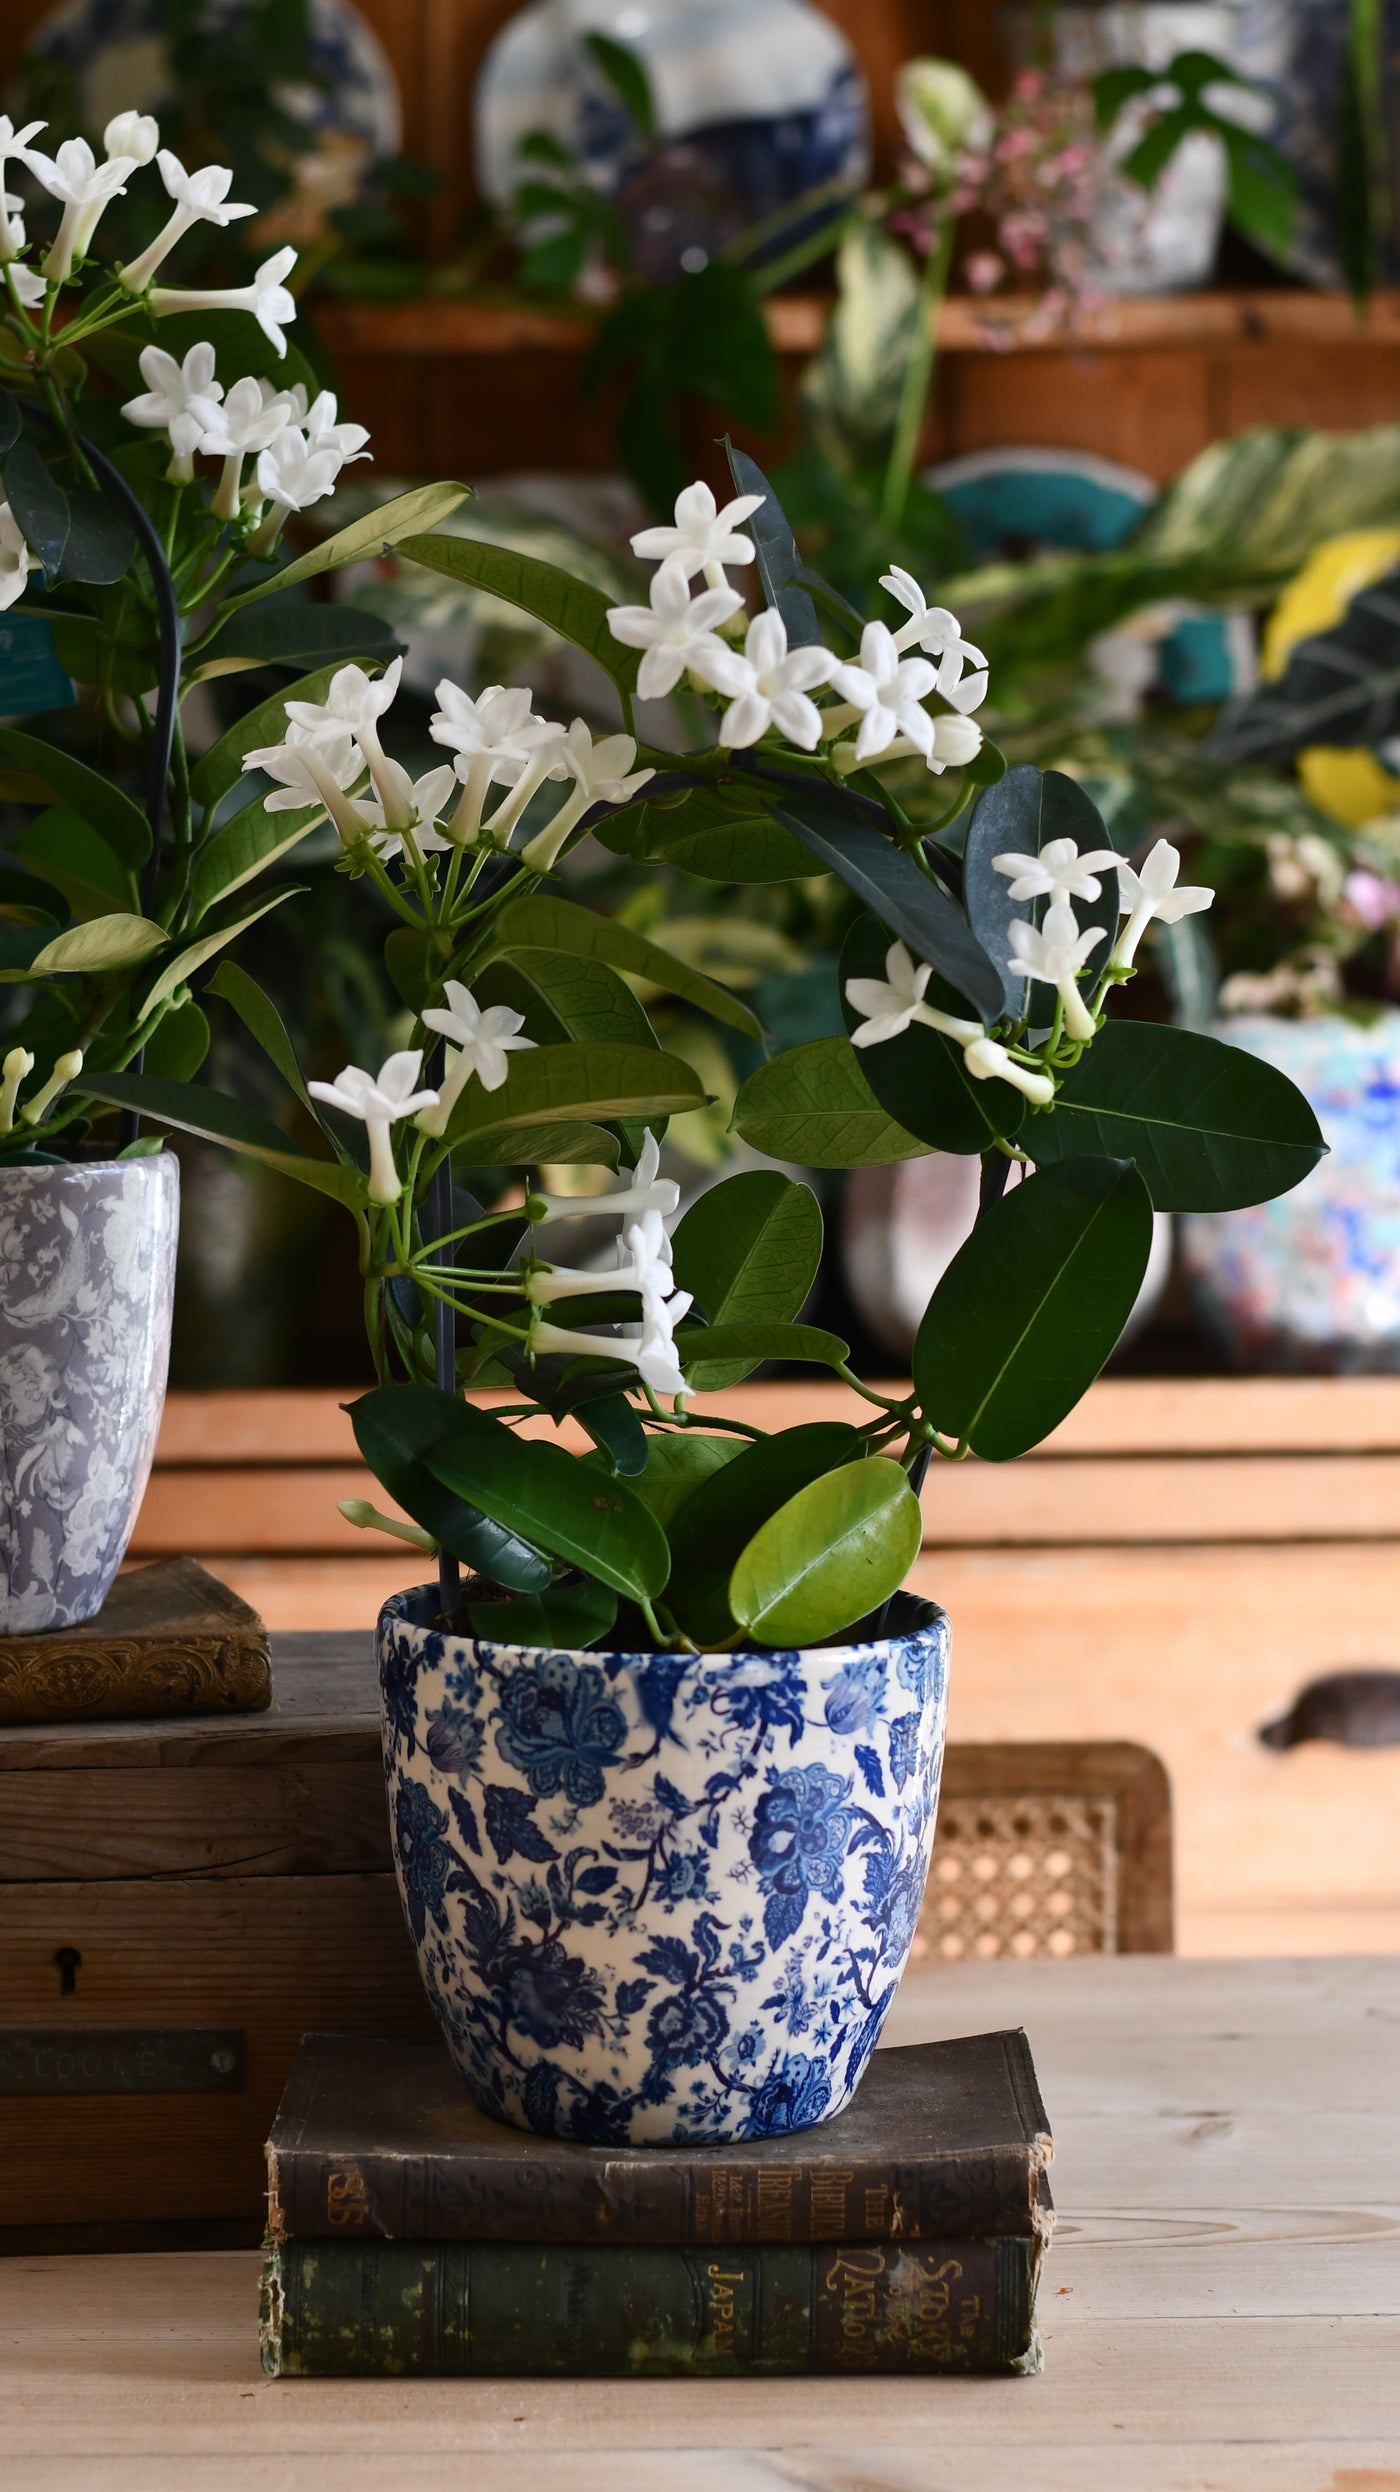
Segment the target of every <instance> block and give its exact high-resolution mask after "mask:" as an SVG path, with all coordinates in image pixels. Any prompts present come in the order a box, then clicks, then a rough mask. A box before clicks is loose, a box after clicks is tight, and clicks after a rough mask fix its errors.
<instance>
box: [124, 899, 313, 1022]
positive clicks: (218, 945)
mask: <svg viewBox="0 0 1400 2492" xmlns="http://www.w3.org/2000/svg"><path fill="white" fill-rule="evenodd" d="M294 897H295V895H294V894H293V893H292V892H290V891H274V893H273V894H272V897H271V899H270V900H264V901H263V902H262V904H261V906H260V907H258V908H255V909H249V911H248V914H247V916H246V917H240V918H239V919H238V920H237V922H236V923H235V924H234V925H232V926H221V927H220V928H219V929H218V931H217V933H215V934H207V935H201V936H200V938H199V941H198V942H197V943H191V944H188V945H187V946H186V948H185V950H184V951H183V952H177V953H176V955H175V958H174V960H172V961H167V962H166V965H165V967H164V968H163V969H162V971H161V972H160V975H159V977H158V978H157V979H156V982H155V985H154V986H153V987H152V988H151V991H150V994H149V995H148V996H147V997H146V1002H145V1011H146V1012H147V1013H151V1012H154V1011H155V1009H156V1006H157V1005H158V1004H163V1003H164V1001H165V999H166V997H167V995H173V994H174V992H175V989H176V987H177V986H182V985H183V984H184V982H185V980H186V979H187V978H192V977H193V976H194V973H195V971H196V970H197V969H202V968H203V966H204V963H205V962H206V961H207V960H212V959H213V957H214V955H215V953H216V952H222V951H223V950H224V949H225V947H226V945H228V944H230V943H236V942H237V940H238V937H239V936H240V935H241V934H243V933H245V932H246V931H247V929H248V927H249V926H256V924H257V922H258V919H259V918H260V917H266V915H267V913H268V911H269V909H279V908H280V907H281V906H282V903H283V901H284V900H290V899H292V898H294Z"/></svg>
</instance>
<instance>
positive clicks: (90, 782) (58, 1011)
mask: <svg viewBox="0 0 1400 2492" xmlns="http://www.w3.org/2000/svg"><path fill="white" fill-rule="evenodd" d="M42 136H43V125H42V124H41V123H38V122H32V123H29V124H28V125H27V126H25V127H24V128H22V129H19V130H16V129H15V128H14V126H13V124H12V122H11V121H10V120H9V118H8V117H7V116H6V117H0V471H2V472H3V498H0V607H3V608H4V609H6V610H7V611H6V614H5V627H4V637H3V643H0V716H8V717H10V718H14V717H16V716H24V715H25V714H26V713H28V712H31V711H33V710H34V709H35V708H55V707H61V706H63V705H65V704H70V705H71V704H72V703H73V701H74V699H75V697H76V696H75V686H76V687H77V690H78V694H80V695H81V702H82V707H81V710H80V712H79V717H80V720H81V724H82V734H80V736H79V737H77V738H69V739H68V740H67V741H65V743H63V744H62V745H60V744H57V743H55V742H53V741H51V740H49V739H47V738H45V737H44V736H42V735H40V734H36V733H33V732H31V731H30V730H29V728H28V727H26V728H25V729H23V730H21V729H19V728H17V727H14V726H10V727H7V728H4V729H0V762H3V764H4V765H8V767H7V768H5V771H4V779H3V789H0V793H2V794H3V798H4V800H5V801H6V803H7V804H8V805H11V806H14V807H16V808H17V809H19V819H20V821H21V827H20V828H19V829H18V833H17V836H14V837H13V838H12V839H11V840H10V842H9V844H8V845H7V846H6V847H5V849H4V851H3V854H0V985H3V987H4V988H5V990H6V993H7V997H8V999H9V1008H8V1009H6V1010H5V1011H4V1013H3V1021H2V1023H0V1026H2V1027H3V1041H2V1042H0V1054H3V1064H0V1439H2V1440H3V1446H4V1469H5V1474H6V1497H5V1501H4V1521H3V1526H0V1631H4V1632H8V1633H12V1634H13V1633H18V1632H22V1631H32V1630H34V1629H43V1628H48V1627H56V1626H65V1625H70V1624H73V1623H75V1622H77V1621H80V1620H82V1619H85V1618H89V1617H91V1616H92V1615H94V1613H95V1612H96V1611H97V1610H98V1609H99V1608H100V1606H101V1604H102V1601H103V1600H104V1598H105V1596H106V1593H107V1591H108V1588H109V1586H110V1584H111V1581H112V1578H113V1576H114V1575H115V1573H116V1570H117V1567H118V1566H119V1564H120V1562H121V1559H122V1556H123V1554H124V1551H125V1548H126V1544H127V1540H128V1538H129V1536H130V1532H131V1528H132V1525H133V1523H134V1521H135V1518H136V1513H137V1509H138V1507H139V1505H140V1501H141V1496H142V1492H143V1490H144V1487H145V1482H146V1476H147V1473H148V1471H149V1468H150V1462H151V1457H152V1454H153V1452H154V1448H155V1439H156V1433H157V1429H158V1426H159V1421H160V1413H161V1406H162V1401H163V1396H164V1389H165V1373H166V1362H167V1355H168V1350H169V1340H170V1313H171V1294H172V1289H173V1282H174V1260H175V1244H176V1226H177V1218H178V1176H179V1170H178V1166H177V1163H176V1161H175V1159H174V1158H173V1156H172V1155H171V1154H170V1153H169V1152H167V1151H164V1150H162V1148H161V1140H160V1136H159V1134H158V1133H153V1132H152V1131H151V1130H150V1128H147V1130H146V1131H145V1132H144V1133H142V1132H141V1131H140V1128H139V1125H138V1122H137V1119H136V1117H135V1116H134V1114H133V1113H132V1112H131V1111H130V1110H127V1111H124V1112H118V1113H113V1111H112V1108H111V1103H110V1102H109V1101H108V1100H106V1099H105V1098H104V1096H103V1092H102V1088H101V1084H102V1082H103V1079H104V1077H106V1076H109V1075H112V1074H117V1073H120V1072H121V1071H123V1070H124V1069H126V1068H128V1067H131V1066H133V1065H140V1064H142V1063H143V1061H144V1065H145V1070H146V1072H147V1075H148V1076H149V1077H151V1078H161V1077H167V1076H169V1077H179V1078H182V1079H189V1078H190V1077H192V1076H193V1075H194V1074H195V1073H196V1072H197V1071H198V1069H199V1066H200V1063H201V1061H202V1058H203V1055H204V1051H205V1048H206V1046H207V1044H208V1038H209V1031H208V1024H207V1022H206V1020H205V1016H204V1014H203V1012H202V1010H201V1009H200V1007H199V1005H198V1004H197V1003H196V1002H195V1001H194V997H193V993H192V989H191V981H192V979H193V978H195V977H196V975H197V974H198V973H199V972H200V971H201V970H203V969H204V968H205V966H206V964H209V963H212V962H213V960H214V959H215V957H216V956H217V955H218V954H219V953H220V952H221V951H223V950H224V948H225V947H226V946H227V945H228V944H230V943H232V942H233V941H234V940H235V938H236V937H237V936H238V935H239V934H241V933H242V932H243V931H245V929H246V928H247V927H248V926H250V925H251V924H252V923H253V922H254V920H255V919H256V918H257V917H259V916H260V915H261V914H262V913H263V912H264V911H265V910H266V909H268V908H271V907H275V906H276V905H277V904H278V902H279V900H281V899H284V898H286V897H287V896H288V893H287V891H286V890H285V889H284V890H282V891H280V892H275V893H273V894H272V895H271V896H270V897H269V896H263V897H256V898H254V897H250V886H251V885H252V884H253V883H254V881H256V880H257V878H258V877H259V875H261V874H262V873H264V872H265V871H267V870H268V869H269V868H271V867H275V866H276V864H277V862H278V861H279V859H280V858H281V856H283V855H284V854H285V853H286V851H287V850H288V848H289V847H290V846H292V845H293V844H294V843H295V841H296V839H297V838H298V837H299V836H300V835H301V832H302V830H303V829H304V828H305V827H306V826H307V825H308V824H309V823H311V822H314V821H315V820H316V819H317V818H318V816H316V815H314V814H311V813H309V812H306V811H303V812H302V814H301V815H300V816H298V817H296V818H294V819H293V820H292V821H290V822H288V821H286V820H284V819H282V818H280V817H279V818H276V819H274V818H272V817H269V816H268V815H267V814H266V813H265V812H264V810H263V806H262V803H261V799H260V798H258V799H256V800H255V801H254V802H253V803H252V805H251V806H249V805H246V804H245V805H242V806H240V805H239V804H238V802H237V799H236V796H235V793H234V791H235V789H236V786H237V783H238V781H239V779H240V778H241V776H242V775H243V763H242V750H243V744H244V742H246V741H247V740H248V739H247V736H246V735H245V736H243V737H242V738H241V739H240V738H239V737H238V736H235V737H234V738H233V739H232V740H230V738H229V737H227V736H225V737H224V738H223V739H221V740H220V741H218V742H215V743H214V744H213V746H212V749H209V750H207V751H205V752H204V753H203V754H202V755H200V756H199V757H198V758H193V757H192V756H191V755H190V754H189V753H188V752H187V749H186V744H185V738H184V734H183V732H182V723H181V722H182V704H183V703H184V701H185V699H186V696H187V695H188V694H189V693H190V692H191V691H192V690H193V689H194V688H195V687H196V686H197V685H199V684H201V683H204V682H206V681H209V680H211V679H214V678H217V677H220V676H230V675H233V676H236V675H237V674H238V673H240V672H242V671H246V670H248V669H252V668H257V667H260V666H265V665H268V664H273V665H281V666H284V667H288V668H294V667H296V666H298V665H302V666H313V667H314V669H315V671H313V673H312V674H311V675H310V677H309V678H307V679H306V681H305V682H304V683H303V684H302V685H301V686H300V687H299V688H300V689H302V690H304V691H305V692H307V693H308V694H314V693H320V692H324V690H325V687H326V685H327V683H328V682H329V680H330V676H331V674H332V673H333V672H334V668H335V665H336V664H337V663H339V662H340V661H343V659H344V658H345V657H346V656H348V655H352V654H356V655H360V656H362V657H366V658H368V657H371V656H374V655H376V654H377V655H379V656H381V657H386V656H391V655H392V653H393V651H394V648H395V647H396V645H397V644H396V643H395V642H394V640H393V636H392V634H390V633H388V632H386V629H385V627H384V625H383V624H382V623H380V622H379V621H378V620H377V619H376V618H375V617H373V616H370V615H363V614H357V613H355V612H354V611H353V610H351V609H349V608H346V607H330V606H316V605H314V604H311V603H310V602H306V603H300V602H297V603H293V602H290V599H291V598H296V597H298V596H300V595H301V594H303V593H304V592H303V591H302V584H303V583H304V582H307V581H309V580H310V579H311V578H312V577H313V576H314V575H316V574H318V573H321V572H324V571H328V570H331V569H333V568H335V567H336V566H337V565H339V564H340V563H343V562H351V561H354V560H355V559H356V558H357V557H359V556H362V555H363V553H364V552H365V550H366V548H367V547H374V548H377V547H378V546H380V545H382V544H383V543H385V542H392V541H393V540H394V539H395V538H396V537H398V536H401V535H404V534H407V533H411V532H413V531H415V530H419V529H422V528H424V527H429V526H431V525H433V524H434V523H435V521H436V520H437V519H438V518H440V517H441V516H442V515H443V514H444V513H445V512H446V511H448V510H451V509H452V508H453V507H454V506H455V505H456V503H458V502H459V501H461V500H462V499H463V495H464V488H461V487H455V486H437V487H430V488H427V489H425V490H423V491H420V492H418V493H414V494H409V495H407V496H405V497H403V498H401V499H400V500H399V501H398V502H396V503H393V504H391V505H390V506H389V507H388V508H387V509H384V510H380V511H377V512H376V513H375V514H374V517H373V520H372V522H371V523H370V525H369V526H368V528H366V527H363V526H362V527H360V528H358V529H351V530H349V531H346V532H344V533H342V534H341V535H339V536H334V537H332V538H331V539H330V540H329V542H327V543H325V544H323V545H321V546H319V547H317V548H316V549H315V551H314V552H312V553H311V554H309V555H302V556H300V557H299V558H296V559H292V560H288V559H287V558H286V549H285V546H284V543H283V534H282V532H283V529H284V527H285V525H286V523H287V522H288V520H289V519H293V518H294V516H295V514H296V513H298V512H300V511H301V510H303V509H306V508H308V507H309V506H310V505H311V504H313V503H315V502H317V501H319V500H320V499H321V498H322V497H323V496H324V495H326V494H327V493H329V492H330V491H331V490H332V489H333V487H334V485H335V482H336V478H337V476H338V475H339V473H340V470H341V469H342V467H343V466H344V465H345V464H346V462H347V460H350V459H355V458H358V457H360V456H362V455H364V454H365V443H366V440H367V436H366V434H365V432H364V430H363V428H362V427H361V426H359V425H352V424H342V423H341V422H340V421H339V418H338V413H337V409H336V404H335V401H334V399H333V398H332V397H330V396H329V395H328V394H325V393H323V392H321V391H320V390H319V388H318V386H317V384H316V380H315V376H314V374H313V373H312V371H311V369H310V367H309V366H308V365H306V364H305V363H304V362H303V360H302V359H301V358H300V357H299V356H298V355H297V354H296V353H295V351H294V350H293V351H291V352H289V351H288V347H287V339H286V324H287V323H288V322H289V321H290V320H291V319H292V318H293V317H294V315H295V310H296V305H295V302H294V300H293V297H292V295H291V294H290V293H289V292H288V290H287V287H286V283H285V280H286V278H287V276H288V275H289V274H290V271H291V267H292V263H293V262H294V260H295V258H296V254H295V252H294V251H292V250H290V249H288V250H283V251H279V252H277V253H275V254H274V255H273V256H272V257H271V258H270V259H268V260H267V261H266V262H265V263H264V264H263V265H262V266H261V267H260V268H259V269H258V271H257V273H256V276H255V277H254V278H253V279H252V281H251V282H250V283H249V284H248V285H246V286H240V287H234V288H227V289H222V290H220V289H213V290H210V289H204V290H195V291H191V290H189V289H187V288H185V289H182V288H181V287H179V286H178V285H176V284H172V283H171V282H170V279H171V276H172V274H175V273H178V266H179V259H180V256H181V245H182V243H183V241H184V237H185V236H186V235H187V234H189V233H190V231H191V230H192V229H193V228H194V227H195V226H197V225H200V224H205V225H213V226H215V227H220V228H222V227H224V226H226V225H228V224H229V223H230V221H231V220H234V219H237V218H240V217H243V216H247V215H251V214H252V213H253V210H252V208H251V207H250V206H249V205H248V204H247V203H244V202H239V201H236V200H231V199H230V197H229V191H230V188H231V185H232V179H233V177H232V174H231V173H230V171H229V169H228V167H227V166H220V165H206V166H203V167H201V168H200V169H199V170H197V171H195V172H188V171H187V170H186V168H185V167H184V166H183V165H182V164H181V163H180V161H179V159H178V158H177V157H176V156H174V155H173V154H172V153H171V152H170V151H169V150H168V149H161V148H160V146H159V131H158V129H157V125H156V123H155V122H154V121H153V120H152V119H151V118H150V117H149V116H148V115H143V114H140V113H135V112H127V113H122V114H119V115H118V116H117V118H116V119H115V120H113V121H112V122H111V123H110V124H109V125H108V128H107V131H106V134H105V141H104V152H103V154H102V155H101V156H100V157H99V156H97V155H96V154H95V153H94V151H93V150H92V149H91V148H90V147H89V146H88V145H87V143H86V142H85V141H83V140H79V139H74V140H70V141H67V142H65V144H63V145H62V146H60V147H59V148H58V149H57V151H56V153H55V154H54V155H49V154H47V153H46V152H45V151H44V150H43V148H42V147H41V146H40V145H39V144H38V143H37V142H38V141H39V140H40V139H41V137H42ZM26 177H27V179H28V182H29V184H30V185H31V187H32V188H33V189H34V190H35V191H36V192H37V193H38V195H39V196H40V197H41V199H42V200H44V201H45V202H47V201H52V202H53V203H54V211H55V213H54V217H53V219H52V221H51V224H50V227H49V230H47V231H46V232H45V233H44V234H43V235H42V236H39V237H37V238H35V237H31V236H30V235H29V234H28V233H27V232H26V226H25V220H24V217H23V216H22V215H21V214H20V213H19V212H18V210H19V200H18V198H17V197H16V196H15V194H14V192H13V190H12V189H10V188H9V187H8V185H10V184H13V183H14V182H16V181H19V180H23V179H25V178H26ZM143 188H144V190H145V191H146V193H147V194H148V195H149V200H150V217H149V223H150V228H151V236H152V238H151V240H150V241H149V243H148V244H147V245H146V247H145V248H144V249H143V250H141V251H140V253H139V254H138V256H137V257H136V258H134V259H131V260H128V261H127V262H125V263H124V264H118V265H114V266H107V265H104V262H103V259H102V256H101V236H100V232H99V228H100V226H101V223H102V219H103V216H104V213H105V211H106V209H107V208H108V206H109V205H110V204H111V202H112V201H113V200H114V199H117V198H120V197H124V196H126V195H127V194H128V193H129V192H133V191H134V192H137V193H139V192H140V191H141V190H142V189H143ZM162 193H163V194H164V196H163V199H162ZM134 205H135V201H134V199H133V201H132V206H133V207H134ZM172 255H173V263H174V265H173V268H172V265H171V262H172ZM200 458H202V459H203V460H204V462H205V464H204V467H203V469H202V471H201V470H198V469H197V468H196V460H197V459H200ZM211 462H213V464H211ZM273 591H279V592H283V594H282V595H281V596H280V597H279V599H278V601H277V602H276V603H271V604H270V603H268V602H267V601H268V599H269V596H270V594H271V593H272V592H273ZM327 660H330V661H331V663H330V665H329V666H327V665H326V663H325V662H326V661H327ZM36 687H37V690H36ZM278 715H279V716H280V707H279V711H278ZM251 723H253V724H255V723H256V713H254V719H253V722H251ZM254 740H256V738H255V739H254ZM85 754H86V755H88V756H89V757H86V758H85V757H84V756H85ZM229 974H230V975H233V974H235V973H234V972H233V971H232V968H231V967H230V970H229ZM331 1182H332V1184H334V1183H335V1182H336V1180H335V1179H334V1176H333V1175H332V1178H331Z"/></svg>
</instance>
